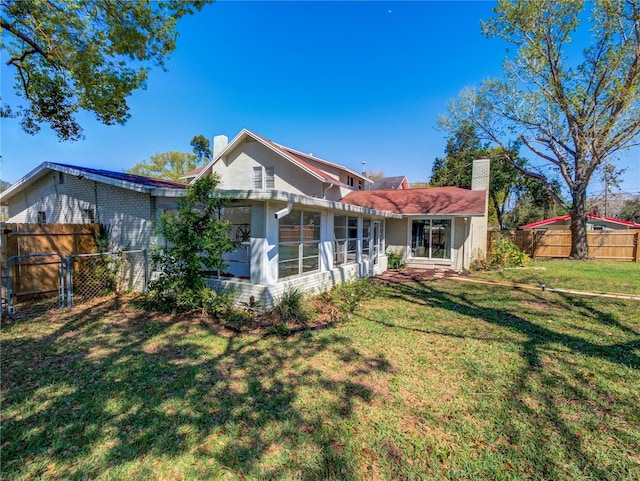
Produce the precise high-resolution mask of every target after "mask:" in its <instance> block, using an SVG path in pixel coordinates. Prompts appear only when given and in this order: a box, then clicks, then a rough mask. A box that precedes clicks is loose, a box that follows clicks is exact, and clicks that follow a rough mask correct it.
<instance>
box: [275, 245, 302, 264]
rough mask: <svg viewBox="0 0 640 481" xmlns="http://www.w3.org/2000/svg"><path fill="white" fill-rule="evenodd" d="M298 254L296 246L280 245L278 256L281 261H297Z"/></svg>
mask: <svg viewBox="0 0 640 481" xmlns="http://www.w3.org/2000/svg"><path fill="white" fill-rule="evenodd" d="M298 254H299V248H298V244H288V245H287V244H280V247H279V249H278V256H279V259H280V260H281V261H287V260H291V259H297V258H298Z"/></svg>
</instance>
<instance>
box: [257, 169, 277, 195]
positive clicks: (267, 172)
mask: <svg viewBox="0 0 640 481" xmlns="http://www.w3.org/2000/svg"><path fill="white" fill-rule="evenodd" d="M253 188H254V190H264V189H275V169H274V168H273V167H262V166H258V167H254V168H253Z"/></svg>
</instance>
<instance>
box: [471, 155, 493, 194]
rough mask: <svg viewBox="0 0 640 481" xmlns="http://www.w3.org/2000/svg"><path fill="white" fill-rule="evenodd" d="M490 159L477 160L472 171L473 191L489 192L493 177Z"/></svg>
mask: <svg viewBox="0 0 640 481" xmlns="http://www.w3.org/2000/svg"><path fill="white" fill-rule="evenodd" d="M490 163H491V161H490V160H489V159H476V160H474V161H473V167H472V170H471V190H486V191H489V178H490V177H491V171H490V167H491V166H490Z"/></svg>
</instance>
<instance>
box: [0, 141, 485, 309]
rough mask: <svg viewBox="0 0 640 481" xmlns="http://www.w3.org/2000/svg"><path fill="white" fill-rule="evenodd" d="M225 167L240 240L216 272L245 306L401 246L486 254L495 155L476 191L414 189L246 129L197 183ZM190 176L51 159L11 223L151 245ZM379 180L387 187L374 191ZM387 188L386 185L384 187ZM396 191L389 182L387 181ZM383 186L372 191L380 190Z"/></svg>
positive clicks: (424, 263) (352, 270) (460, 256)
mask: <svg viewBox="0 0 640 481" xmlns="http://www.w3.org/2000/svg"><path fill="white" fill-rule="evenodd" d="M213 174H217V175H219V176H220V179H221V183H220V185H219V186H218V188H219V190H220V193H221V194H222V195H224V196H225V197H226V198H228V199H229V202H228V203H227V205H226V206H225V207H224V209H223V211H222V212H220V217H221V218H222V219H224V220H228V221H230V222H231V224H232V226H233V228H232V233H231V235H232V239H233V240H234V241H235V245H236V248H235V250H234V251H233V252H231V253H228V254H227V256H226V261H227V263H228V269H226V270H225V271H224V272H218V273H216V275H215V276H213V277H212V278H210V280H209V285H210V286H211V287H212V288H215V289H225V290H232V291H234V292H235V294H236V296H235V299H236V300H237V301H238V302H243V303H250V302H252V303H254V304H259V306H260V307H262V308H264V309H268V308H270V307H271V306H273V305H274V303H275V302H276V301H277V300H278V298H279V297H280V296H281V295H282V293H284V292H285V291H286V290H288V289H291V288H297V289H300V290H302V291H318V290H325V289H328V288H330V287H332V286H334V285H336V284H337V283H340V282H344V281H347V280H351V279H356V278H361V277H367V276H371V275H375V274H377V273H381V272H384V271H385V270H386V269H387V255H386V254H387V252H388V251H394V252H397V253H400V254H401V255H402V256H403V257H405V258H406V259H407V261H408V263H409V264H410V265H412V266H416V267H432V266H441V267H445V268H451V269H457V270H462V269H465V268H467V267H468V266H469V264H470V262H471V260H472V259H474V258H476V257H483V256H484V254H485V246H486V236H487V192H488V181H489V161H488V160H486V159H480V160H477V161H475V162H474V174H473V183H472V188H471V190H469V189H462V188H458V187H438V188H426V189H410V188H408V187H409V186H408V182H406V177H404V176H399V177H396V178H388V179H387V180H386V181H385V183H380V182H379V183H378V184H377V185H375V184H374V181H372V180H371V179H369V178H367V177H366V176H365V175H363V174H362V173H359V172H356V171H355V170H352V169H349V168H347V167H344V166H342V165H339V164H335V163H333V162H329V161H327V160H324V159H320V158H318V157H315V156H313V155H312V154H307V153H304V152H302V151H300V150H295V149H292V148H289V147H286V146H284V145H282V144H279V143H276V142H274V141H272V140H269V139H267V138H265V137H262V136H260V135H258V134H256V133H253V132H251V131H249V130H246V129H245V130H242V131H241V132H240V133H239V134H238V135H237V136H236V137H235V138H233V139H232V140H231V141H230V142H228V141H227V138H226V137H225V136H217V137H216V138H215V140H214V157H213V159H212V161H211V162H209V164H207V165H206V166H204V167H201V168H199V169H197V170H195V171H193V172H189V173H186V174H184V176H183V180H185V181H189V182H191V183H193V182H195V181H197V179H199V178H200V177H202V176H208V175H213ZM184 187H185V184H181V183H176V182H169V181H159V180H157V179H148V178H146V177H140V176H130V175H128V174H121V173H115V172H109V171H102V170H96V169H87V168H83V167H74V166H69V165H63V164H53V163H45V164H42V165H41V166H40V167H38V168H37V169H36V170H35V171H33V172H31V173H30V174H28V175H27V176H25V177H24V178H23V179H21V180H20V181H18V182H17V183H16V184H14V185H13V186H12V187H11V188H10V189H8V190H7V191H5V192H4V193H3V194H2V195H1V196H0V200H1V202H2V204H3V205H8V207H9V216H10V219H9V221H10V222H65V223H69V222H72V223H82V222H88V221H95V222H101V223H103V224H106V225H109V226H111V230H112V231H113V232H112V237H113V242H114V245H115V246H117V247H118V248H149V247H151V246H152V245H154V244H155V243H157V242H160V241H161V240H159V239H157V237H156V236H155V235H154V233H153V225H154V223H155V221H156V220H157V218H158V216H159V215H160V214H161V213H162V212H164V211H165V210H168V209H173V208H175V204H176V201H177V199H178V198H179V197H180V196H182V195H183V193H184ZM376 187H378V188H377V189H376ZM380 187H382V189H380ZM385 187H388V188H385ZM374 189H375V190H374Z"/></svg>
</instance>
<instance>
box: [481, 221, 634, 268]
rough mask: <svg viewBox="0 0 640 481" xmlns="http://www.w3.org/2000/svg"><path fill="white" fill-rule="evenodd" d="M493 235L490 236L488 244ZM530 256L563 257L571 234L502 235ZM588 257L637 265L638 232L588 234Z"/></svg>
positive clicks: (546, 232)
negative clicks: (635, 263)
mask: <svg viewBox="0 0 640 481" xmlns="http://www.w3.org/2000/svg"><path fill="white" fill-rule="evenodd" d="M493 235H495V233H494V232H491V233H490V236H489V245H491V239H492V237H493ZM506 235H507V236H508V237H510V238H511V240H512V241H513V242H514V243H515V244H516V245H517V246H518V247H520V249H522V250H523V251H524V252H525V253H526V254H528V255H529V256H531V257H537V258H553V257H555V258H563V257H569V254H570V253H571V231H566V230H547V231H515V232H509V233H507V234H506ZM587 244H588V246H589V256H590V257H593V258H595V259H608V260H615V261H627V262H640V231H639V230H635V229H634V230H621V231H588V232H587Z"/></svg>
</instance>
